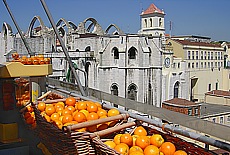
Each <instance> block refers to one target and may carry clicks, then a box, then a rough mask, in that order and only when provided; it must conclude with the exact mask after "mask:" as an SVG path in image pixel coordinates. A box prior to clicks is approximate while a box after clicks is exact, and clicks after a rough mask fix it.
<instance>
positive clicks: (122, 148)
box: [114, 143, 129, 155]
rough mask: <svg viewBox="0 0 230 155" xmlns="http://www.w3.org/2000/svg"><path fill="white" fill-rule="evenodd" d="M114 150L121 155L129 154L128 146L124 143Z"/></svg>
mask: <svg viewBox="0 0 230 155" xmlns="http://www.w3.org/2000/svg"><path fill="white" fill-rule="evenodd" d="M114 149H115V150H116V151H117V152H118V153H120V154H122V155H128V154H129V146H128V145H127V144H125V143H120V144H117V145H116V146H115V148H114Z"/></svg>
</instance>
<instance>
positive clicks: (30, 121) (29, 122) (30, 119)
mask: <svg viewBox="0 0 230 155" xmlns="http://www.w3.org/2000/svg"><path fill="white" fill-rule="evenodd" d="M34 122H35V118H34V117H28V118H27V119H26V123H27V124H33V123H34Z"/></svg>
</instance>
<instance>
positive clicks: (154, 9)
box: [142, 4, 164, 15]
mask: <svg viewBox="0 0 230 155" xmlns="http://www.w3.org/2000/svg"><path fill="white" fill-rule="evenodd" d="M152 13H161V14H164V11H162V10H160V9H158V8H157V7H156V6H155V5H154V4H151V5H150V6H149V8H148V9H146V10H145V11H144V12H142V15H147V14H152Z"/></svg>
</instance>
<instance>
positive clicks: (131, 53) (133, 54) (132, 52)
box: [128, 47, 137, 59]
mask: <svg viewBox="0 0 230 155" xmlns="http://www.w3.org/2000/svg"><path fill="white" fill-rule="evenodd" d="M136 52H137V50H136V48H135V47H131V48H130V49H129V51H128V56H129V59H136Z"/></svg>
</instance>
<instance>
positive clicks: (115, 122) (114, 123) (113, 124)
mask: <svg viewBox="0 0 230 155" xmlns="http://www.w3.org/2000/svg"><path fill="white" fill-rule="evenodd" d="M107 124H108V125H109V127H113V126H115V125H116V124H117V120H115V121H110V122H107Z"/></svg>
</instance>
